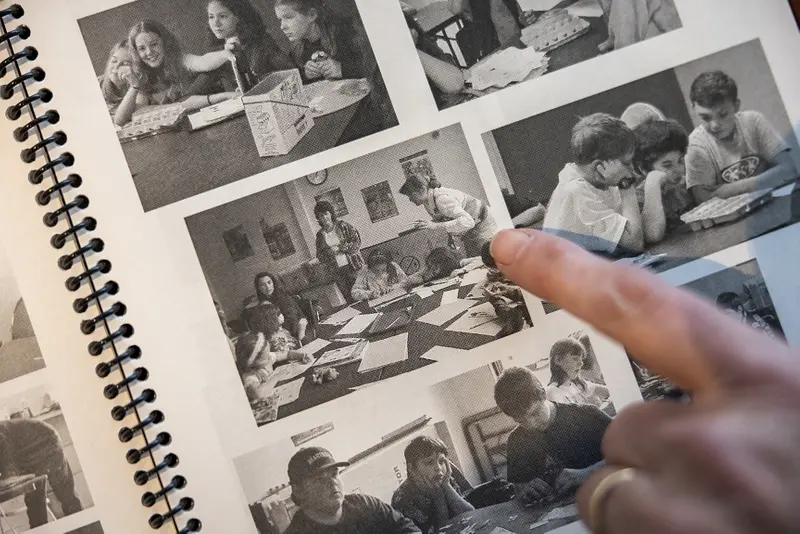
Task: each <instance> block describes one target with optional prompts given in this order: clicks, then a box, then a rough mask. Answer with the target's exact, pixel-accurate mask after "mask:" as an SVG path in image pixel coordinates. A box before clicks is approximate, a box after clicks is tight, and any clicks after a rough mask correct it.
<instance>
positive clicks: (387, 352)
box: [358, 332, 408, 373]
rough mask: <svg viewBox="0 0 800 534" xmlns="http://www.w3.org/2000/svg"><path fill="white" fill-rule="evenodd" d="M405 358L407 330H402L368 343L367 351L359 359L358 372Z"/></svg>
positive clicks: (406, 355) (377, 367) (406, 356)
mask: <svg viewBox="0 0 800 534" xmlns="http://www.w3.org/2000/svg"><path fill="white" fill-rule="evenodd" d="M407 359H408V332H403V333H402V334H399V335H396V336H392V337H389V338H386V339H382V340H380V341H373V342H372V343H370V345H369V351H368V352H367V354H366V355H365V356H364V357H363V358H362V359H361V365H359V366H358V372H359V373H366V372H367V371H372V370H374V369H380V368H382V367H386V366H387V365H391V364H393V363H397V362H402V361H403V360H407Z"/></svg>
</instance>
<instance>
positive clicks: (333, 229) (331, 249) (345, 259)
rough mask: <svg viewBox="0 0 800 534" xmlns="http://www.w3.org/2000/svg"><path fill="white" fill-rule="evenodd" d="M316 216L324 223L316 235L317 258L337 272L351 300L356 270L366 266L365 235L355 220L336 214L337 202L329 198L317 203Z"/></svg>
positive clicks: (342, 290)
mask: <svg viewBox="0 0 800 534" xmlns="http://www.w3.org/2000/svg"><path fill="white" fill-rule="evenodd" d="M314 217H316V219H317V222H318V223H319V226H320V228H319V231H317V238H316V248H317V258H318V259H319V261H320V262H321V263H322V264H323V265H325V268H326V269H327V270H328V272H329V273H330V274H331V275H333V277H334V279H335V280H336V285H337V286H339V291H341V292H342V296H343V297H344V298H345V299H347V300H350V290H351V289H352V288H353V283H354V282H355V280H356V274H357V273H358V272H359V271H360V270H361V268H362V267H363V266H364V258H363V256H362V255H361V236H360V235H359V233H358V230H356V229H355V227H354V226H353V225H352V224H350V223H347V222H345V221H343V220H341V219H339V218H338V217H337V216H336V210H335V209H334V208H333V205H332V204H331V203H330V202H328V201H326V200H321V201H319V202H317V204H316V205H315V206H314Z"/></svg>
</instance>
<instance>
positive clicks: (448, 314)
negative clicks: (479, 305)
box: [417, 300, 475, 326]
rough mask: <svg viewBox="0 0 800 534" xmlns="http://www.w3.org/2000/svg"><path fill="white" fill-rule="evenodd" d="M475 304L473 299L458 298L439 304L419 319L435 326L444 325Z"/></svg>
mask: <svg viewBox="0 0 800 534" xmlns="http://www.w3.org/2000/svg"><path fill="white" fill-rule="evenodd" d="M474 305H475V302H474V301H471V300H457V301H455V302H451V303H450V304H445V305H444V306H439V307H438V308H436V309H435V310H433V311H430V312H428V313H426V314H425V315H423V316H422V317H420V318H419V319H417V321H419V322H421V323H428V324H432V325H434V326H442V325H443V324H444V323H446V322H447V321H449V320H451V319H452V318H454V317H456V316H457V315H458V314H459V313H463V312H465V311H466V310H468V309H470V308H471V307H473V306H474Z"/></svg>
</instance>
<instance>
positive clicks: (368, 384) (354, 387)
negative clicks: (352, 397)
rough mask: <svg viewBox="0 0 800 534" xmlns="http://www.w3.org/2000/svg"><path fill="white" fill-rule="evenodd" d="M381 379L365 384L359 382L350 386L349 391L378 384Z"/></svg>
mask: <svg viewBox="0 0 800 534" xmlns="http://www.w3.org/2000/svg"><path fill="white" fill-rule="evenodd" d="M381 382H383V380H376V381H375V382H368V383H366V384H361V385H360V386H352V387H351V388H349V389H350V391H361V390H362V389H367V388H368V387H372V386H374V385H375V384H380V383H381Z"/></svg>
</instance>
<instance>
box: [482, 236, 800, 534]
mask: <svg viewBox="0 0 800 534" xmlns="http://www.w3.org/2000/svg"><path fill="white" fill-rule="evenodd" d="M492 254H493V257H494V259H495V261H496V262H497V264H498V267H499V268H500V270H502V271H503V272H504V273H505V274H506V275H507V276H508V277H509V278H511V279H512V280H514V281H515V282H516V283H518V284H519V285H520V286H522V287H523V288H525V289H526V290H528V291H530V292H532V293H534V294H535V295H537V296H538V297H540V298H542V299H545V300H547V301H549V302H552V303H553V304H555V305H556V306H558V307H560V308H562V309H565V310H567V311H568V312H570V313H572V314H573V315H575V316H576V317H577V318H579V319H581V320H583V321H586V322H587V323H589V324H591V325H592V326H593V327H594V328H596V329H597V330H598V331H600V332H602V333H603V334H606V335H608V336H609V337H611V338H614V339H616V340H617V341H619V342H620V343H622V344H623V345H624V346H625V347H626V349H627V350H628V352H629V353H630V354H631V355H632V357H633V358H634V359H635V360H636V361H637V362H638V363H640V364H641V365H643V366H645V367H646V368H648V369H649V370H651V371H652V372H654V373H657V374H659V375H661V376H664V377H665V378H667V379H669V380H670V381H671V382H672V383H674V384H675V385H676V386H678V387H679V388H682V389H684V390H686V391H690V392H692V399H693V400H692V402H691V403H688V404H681V403H676V402H672V401H661V402H648V403H639V404H635V405H632V406H630V407H627V408H626V409H624V410H623V411H622V412H621V413H620V414H619V415H618V416H617V417H616V419H615V420H614V421H613V422H612V423H611V425H610V426H609V428H608V430H607V431H606V434H605V437H604V440H603V453H604V456H605V459H606V462H607V464H608V467H606V468H603V469H601V470H600V471H598V472H597V473H595V474H594V475H593V476H591V477H590V478H589V479H588V480H587V481H586V482H585V483H584V484H583V486H582V487H581V489H580V491H579V494H578V502H579V506H580V510H581V515H582V517H583V519H584V521H588V503H589V499H590V497H591V495H592V493H593V491H594V489H595V488H596V487H597V485H598V483H599V482H600V481H601V480H602V479H603V478H604V477H606V476H608V474H609V473H610V472H611V471H612V470H614V469H618V468H620V467H635V468H636V469H637V475H636V477H635V478H634V480H633V481H630V482H625V483H623V484H621V485H619V486H617V487H616V488H615V489H614V490H613V491H612V492H611V493H609V494H608V497H607V500H606V501H605V504H604V506H603V513H604V522H603V527H604V533H605V534H639V533H642V534H644V533H647V534H667V533H669V534H673V533H681V534H701V533H702V534H723V533H724V534H790V533H791V534H796V533H797V532H798V525H800V506H798V505H797V503H798V501H797V498H798V495H800V446H798V444H799V443H800V353H798V351H797V350H795V349H792V348H790V347H789V346H787V345H785V344H783V343H782V342H780V341H775V340H772V339H770V338H768V337H767V336H764V335H763V334H759V333H757V332H755V331H753V330H752V329H750V328H747V327H746V326H742V325H740V324H739V323H738V322H736V321H734V320H733V319H731V318H730V317H728V316H726V315H725V314H724V313H721V312H720V311H718V310H717V309H716V308H715V307H714V306H713V305H712V304H711V303H709V302H706V301H704V300H702V299H701V298H700V297H697V296H694V295H691V294H689V293H688V292H685V291H683V290H680V289H676V288H673V287H671V286H669V285H668V284H666V282H664V281H663V280H662V279H661V278H658V277H656V276H654V275H652V274H649V273H647V272H646V271H645V270H643V269H640V268H636V267H632V266H621V265H615V264H612V263H609V262H607V261H605V260H602V259H600V258H598V257H596V256H593V255H591V254H589V253H587V252H585V251H583V250H581V249H579V248H578V247H577V246H575V245H572V244H571V243H568V242H566V241H564V240H561V239H559V238H556V237H553V236H548V235H546V234H542V233H540V232H536V231H533V230H506V231H502V232H500V233H499V234H498V235H497V236H496V237H495V239H494V241H493V243H492ZM597 280H603V281H604V283H603V284H597V283H596V281H597Z"/></svg>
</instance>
